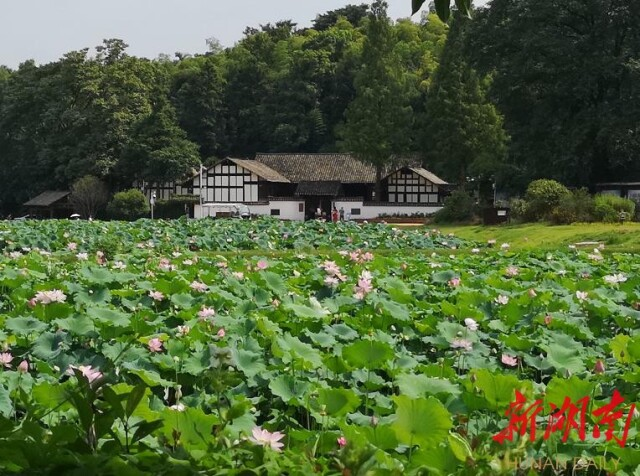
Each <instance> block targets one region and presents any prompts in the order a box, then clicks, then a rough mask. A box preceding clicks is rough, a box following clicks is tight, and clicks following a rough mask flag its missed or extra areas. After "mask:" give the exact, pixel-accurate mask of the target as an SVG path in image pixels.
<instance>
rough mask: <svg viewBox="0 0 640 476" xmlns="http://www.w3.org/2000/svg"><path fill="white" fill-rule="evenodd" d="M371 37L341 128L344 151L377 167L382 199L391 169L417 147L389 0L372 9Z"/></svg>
mask: <svg viewBox="0 0 640 476" xmlns="http://www.w3.org/2000/svg"><path fill="white" fill-rule="evenodd" d="M365 33H366V38H365V41H364V45H363V49H362V66H361V69H360V71H359V72H358V74H357V76H356V78H355V89H356V97H355V99H354V100H353V102H351V104H349V107H348V108H347V111H346V113H345V116H346V121H345V124H344V126H343V127H342V128H341V130H340V134H341V136H342V143H341V147H342V148H343V149H344V150H345V151H349V152H351V153H353V154H354V155H355V156H356V157H357V158H358V159H360V160H363V161H366V162H369V163H371V164H373V165H374V166H375V168H376V195H375V199H376V200H377V201H379V200H380V195H381V194H380V192H381V187H380V182H381V180H382V172H383V170H384V167H385V165H387V164H388V163H389V161H390V160H391V158H392V156H393V155H396V154H402V153H403V152H405V151H407V150H409V149H410V147H411V126H412V111H411V108H410V106H409V92H408V88H407V84H406V81H405V80H404V79H405V78H404V77H403V75H402V72H401V70H400V67H399V65H398V61H397V57H396V56H395V55H394V54H393V44H394V37H393V30H392V28H391V24H390V21H389V18H388V16H387V4H386V3H385V2H384V1H376V2H375V3H374V4H373V5H372V7H371V14H370V15H369V18H368V23H367V25H366V27H365Z"/></svg>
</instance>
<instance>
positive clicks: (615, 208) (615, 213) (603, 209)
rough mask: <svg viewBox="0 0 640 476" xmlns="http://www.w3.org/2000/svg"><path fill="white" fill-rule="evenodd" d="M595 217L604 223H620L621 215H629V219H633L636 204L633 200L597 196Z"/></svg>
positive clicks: (606, 195)
mask: <svg viewBox="0 0 640 476" xmlns="http://www.w3.org/2000/svg"><path fill="white" fill-rule="evenodd" d="M594 201H595V211H594V214H595V217H596V218H597V219H598V220H600V221H604V222H609V223H613V222H616V221H620V213H621V212H624V213H626V214H627V219H628V220H630V219H632V218H633V216H634V214H635V210H636V204H635V202H634V201H633V200H629V199H627V198H622V197H618V196H615V195H608V194H603V195H596V197H595V200H594Z"/></svg>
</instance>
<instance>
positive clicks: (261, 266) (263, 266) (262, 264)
mask: <svg viewBox="0 0 640 476" xmlns="http://www.w3.org/2000/svg"><path fill="white" fill-rule="evenodd" d="M268 267H269V263H267V262H266V261H265V260H263V259H261V260H260V261H258V262H257V263H256V268H257V269H267V268H268Z"/></svg>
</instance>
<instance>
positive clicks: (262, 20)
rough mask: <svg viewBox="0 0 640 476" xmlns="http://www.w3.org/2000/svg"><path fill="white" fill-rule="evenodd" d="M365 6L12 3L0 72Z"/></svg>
mask: <svg viewBox="0 0 640 476" xmlns="http://www.w3.org/2000/svg"><path fill="white" fill-rule="evenodd" d="M366 1H367V0H351V1H348V0H227V1H224V0H108V1H104V0H103V1H100V2H98V1H96V0H12V1H7V2H4V4H3V6H2V17H1V20H0V45H2V46H1V47H0V65H5V66H9V67H10V68H17V67H18V65H19V64H20V63H22V62H23V61H25V60H28V59H33V60H35V61H36V63H38V64H44V63H49V62H51V61H56V60H57V59H59V58H60V57H61V56H62V55H64V54H65V53H67V52H69V51H73V50H80V49H82V48H93V47H95V46H97V45H100V44H101V43H102V40H103V39H105V38H119V39H122V40H124V41H125V43H127V44H128V45H129V49H128V52H129V54H132V55H136V56H143V57H147V58H157V57H158V55H159V54H162V53H164V54H169V55H171V56H173V54H174V53H175V52H181V53H191V54H193V53H204V52H205V51H207V45H206V42H205V40H206V39H207V38H211V37H214V38H216V39H217V40H218V41H220V43H221V44H222V46H225V47H226V46H232V45H233V44H234V43H235V42H236V41H238V40H239V39H240V38H241V37H242V33H243V31H244V29H245V28H246V27H247V26H252V27H258V26H259V25H261V24H266V23H274V22H276V21H278V20H286V19H292V20H293V21H295V22H296V23H298V25H299V26H300V27H305V26H310V25H311V21H312V20H313V19H314V18H315V17H316V15H317V14H318V13H324V12H326V11H329V10H334V9H336V8H340V7H344V6H345V5H348V4H350V3H352V4H353V3H355V4H359V3H364V2H366ZM369 3H370V2H369ZM387 3H388V4H389V16H390V17H391V18H393V19H397V18H403V17H408V16H409V15H410V13H411V12H410V3H411V2H410V0H387ZM476 3H478V2H476ZM479 3H483V2H479ZM426 4H428V1H427V2H426ZM415 18H416V19H419V18H420V14H419V13H418V14H416V16H415Z"/></svg>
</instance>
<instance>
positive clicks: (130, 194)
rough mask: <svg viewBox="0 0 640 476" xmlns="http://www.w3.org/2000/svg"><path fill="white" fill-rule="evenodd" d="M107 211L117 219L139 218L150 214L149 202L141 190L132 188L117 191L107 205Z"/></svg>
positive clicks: (130, 219)
mask: <svg viewBox="0 0 640 476" xmlns="http://www.w3.org/2000/svg"><path fill="white" fill-rule="evenodd" d="M107 213H109V216H110V217H111V218H115V219H116V220H129V221H132V220H137V219H138V218H142V217H145V216H147V215H148V214H149V203H148V202H147V197H145V196H144V194H143V193H142V192H141V191H140V190H138V189H136V188H132V189H131V190H127V191H125V192H118V193H116V194H115V195H114V196H113V198H112V199H111V201H110V202H109V205H108V206H107Z"/></svg>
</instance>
